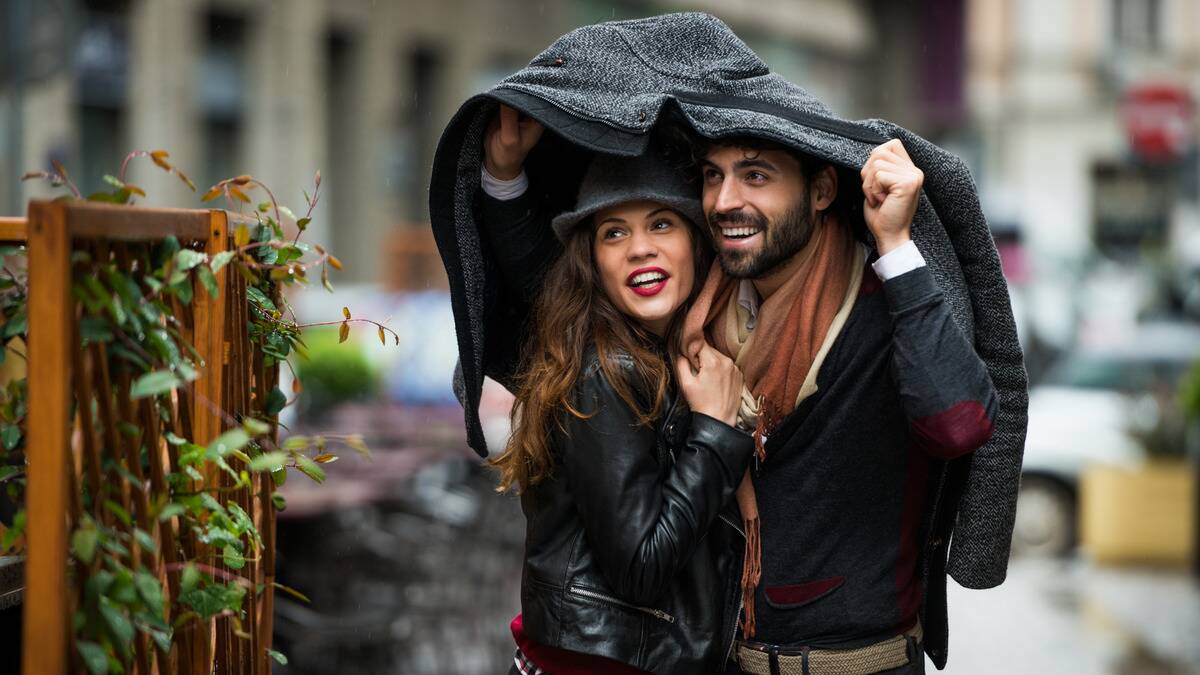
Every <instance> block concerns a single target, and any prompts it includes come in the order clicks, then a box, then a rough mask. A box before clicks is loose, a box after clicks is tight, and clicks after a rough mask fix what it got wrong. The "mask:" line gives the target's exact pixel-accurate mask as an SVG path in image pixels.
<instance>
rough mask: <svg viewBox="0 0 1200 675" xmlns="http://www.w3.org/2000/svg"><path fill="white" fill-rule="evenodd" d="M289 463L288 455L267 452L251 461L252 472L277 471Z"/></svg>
mask: <svg viewBox="0 0 1200 675" xmlns="http://www.w3.org/2000/svg"><path fill="white" fill-rule="evenodd" d="M286 461H287V453H283V452H265V453H263V454H261V455H259V456H258V457H255V458H254V459H252V460H250V465H249V467H248V468H249V469H250V470H251V471H275V470H276V469H278V468H279V467H281V466H283V463H284V462H286Z"/></svg>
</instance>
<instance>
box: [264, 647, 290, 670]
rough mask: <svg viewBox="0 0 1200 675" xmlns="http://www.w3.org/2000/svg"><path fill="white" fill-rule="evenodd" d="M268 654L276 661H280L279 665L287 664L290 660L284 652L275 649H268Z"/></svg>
mask: <svg viewBox="0 0 1200 675" xmlns="http://www.w3.org/2000/svg"><path fill="white" fill-rule="evenodd" d="M267 655H268V656H270V657H271V658H273V659H275V662H276V663H278V664H279V665H281V666H286V665H287V662H288V660H287V657H286V656H284V655H283V654H281V653H279V652H277V651H275V650H274V649H268V650H267Z"/></svg>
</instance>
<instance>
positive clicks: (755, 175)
mask: <svg viewBox="0 0 1200 675" xmlns="http://www.w3.org/2000/svg"><path fill="white" fill-rule="evenodd" d="M746 179H747V180H750V181H754V182H756V183H761V182H762V181H765V180H766V179H767V174H765V173H763V172H761V171H750V172H749V173H747V174H746Z"/></svg>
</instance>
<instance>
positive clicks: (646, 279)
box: [625, 267, 671, 297]
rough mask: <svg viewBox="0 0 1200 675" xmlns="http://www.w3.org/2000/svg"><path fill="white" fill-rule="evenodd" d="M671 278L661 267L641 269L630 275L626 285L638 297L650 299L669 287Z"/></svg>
mask: <svg viewBox="0 0 1200 675" xmlns="http://www.w3.org/2000/svg"><path fill="white" fill-rule="evenodd" d="M670 278H671V275H670V274H667V272H666V270H664V269H662V268H661V267H640V268H638V269H636V270H634V271H632V272H630V273H629V276H628V277H627V278H626V281H625V284H626V285H627V286H629V288H630V289H631V290H632V291H633V292H634V293H637V294H638V295H641V296H644V297H650V296H654V295H658V294H659V292H661V291H662V290H663V289H664V288H666V287H667V281H669V280H670Z"/></svg>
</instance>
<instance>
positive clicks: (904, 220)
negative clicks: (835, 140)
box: [862, 139, 925, 255]
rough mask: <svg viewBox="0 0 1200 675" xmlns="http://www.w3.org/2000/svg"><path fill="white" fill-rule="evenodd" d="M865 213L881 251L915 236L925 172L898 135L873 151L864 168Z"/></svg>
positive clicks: (884, 251) (888, 249) (882, 253)
mask: <svg viewBox="0 0 1200 675" xmlns="http://www.w3.org/2000/svg"><path fill="white" fill-rule="evenodd" d="M862 179H863V186H862V188H863V194H864V195H865V196H866V199H865V200H864V202H863V217H864V219H865V220H866V221H867V227H868V228H870V230H871V234H872V235H874V237H875V245H876V247H877V248H878V249H879V255H884V254H885V253H887V252H888V251H891V250H892V249H894V248H896V247H897V246H900V245H901V244H903V243H905V242H906V241H909V240H910V239H912V219H913V215H914V214H916V212H917V200H918V199H919V198H920V196H921V186H922V185H923V184H924V182H925V174H924V173H922V172H921V170H920V169H918V168H917V166H916V165H915V164H913V161H912V159H910V158H909V156H908V152H906V151H905V150H904V144H902V143H901V142H900V141H899V140H898V139H892V140H890V141H888V142H887V143H884V144H883V145H881V146H879V147H877V148H875V149H874V150H873V151H871V156H870V157H868V158H867V163H866V164H865V165H864V166H863V169H862Z"/></svg>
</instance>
